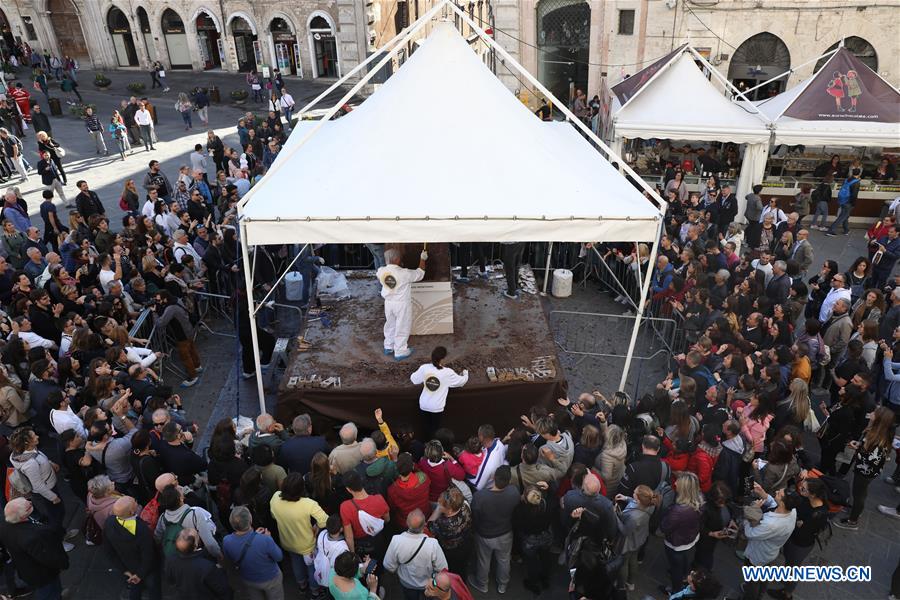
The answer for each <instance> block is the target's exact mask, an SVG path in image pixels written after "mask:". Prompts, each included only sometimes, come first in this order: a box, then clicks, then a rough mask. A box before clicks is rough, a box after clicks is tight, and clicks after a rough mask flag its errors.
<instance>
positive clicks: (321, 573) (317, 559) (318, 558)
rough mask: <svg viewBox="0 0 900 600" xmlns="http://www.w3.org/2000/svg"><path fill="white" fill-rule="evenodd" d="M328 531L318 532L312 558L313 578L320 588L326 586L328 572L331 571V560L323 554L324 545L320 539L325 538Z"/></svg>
mask: <svg viewBox="0 0 900 600" xmlns="http://www.w3.org/2000/svg"><path fill="white" fill-rule="evenodd" d="M327 535H328V531H327V530H324V529H323V530H322V531H320V532H319V538H318V539H317V540H316V552H315V555H314V556H313V578H314V579H315V580H316V583H317V584H318V585H319V586H320V587H326V586H327V585H328V572H329V570H330V569H331V560H330V559H329V558H328V554H327V553H326V552H325V544H323V543H322V537H323V536H327Z"/></svg>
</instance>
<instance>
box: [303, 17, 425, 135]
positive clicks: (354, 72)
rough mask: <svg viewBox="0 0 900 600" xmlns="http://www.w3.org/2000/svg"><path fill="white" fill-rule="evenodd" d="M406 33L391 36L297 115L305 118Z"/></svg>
mask: <svg viewBox="0 0 900 600" xmlns="http://www.w3.org/2000/svg"><path fill="white" fill-rule="evenodd" d="M413 24H414V23H413ZM407 29H409V26H407ZM404 35H406V29H403V30H401V31H400V32H399V33H398V34H397V35H395V36H394V37H393V38H391V39H390V40H388V42H387V43H386V44H384V45H383V46H382V47H381V48H379V51H378V52H375V53H373V54H372V55H370V56H369V57H368V58H366V60H364V61H363V62H361V63H359V64H358V65H356V66H355V67H353V69H352V70H351V71H350V72H349V73H347V74H346V75H344V76H343V77H341V78H340V79H338V80H337V81H335V82H334V83H332V84H331V85H330V86H329V87H328V89H327V90H325V91H324V92H322V93H321V94H319V95H318V96H316V98H315V99H314V100H313V101H312V102H310V103H309V104H307V105H306V106H304V107H303V108H301V109H300V110H299V111H297V113H296V114H297V116H298V117H300V118H301V119H302V118H303V115H304V113H306V111H308V110H309V109H311V108H312V107H313V106H315V105H316V104H318V103H319V102H321V101H322V99H323V98H325V97H326V96H328V94H330V93H331V92H333V91H334V90H336V89H337V88H339V87H340V86H342V85H343V84H344V83H345V82H346V81H347V80H348V79H350V78H351V77H353V76H354V75H356V74H357V73H358V72H359V71H361V70H362V68H363V67H365V66H367V65H368V64H369V63H370V62H372V61H373V60H375V58H376V57H377V56H378V55H379V54H380V53H381V52H382V51H384V50H385V49H386V48H390V47H391V46H393V45H394V44H395V43H397V41H398V40H399V39H400V38H402V37H403V36H404Z"/></svg>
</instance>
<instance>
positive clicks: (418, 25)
mask: <svg viewBox="0 0 900 600" xmlns="http://www.w3.org/2000/svg"><path fill="white" fill-rule="evenodd" d="M447 4H450V6H453V3H452V2H450V0H441V1H440V2H439V3H437V4H435V6H434V7H433V8H432V9H431V10H429V11H428V12H427V13H425V14H424V15H422V16H421V17H419V20H418V21H416V22H415V23H413V24H412V25H411V26H410V28H409V30H408V31H407V32H406V33H405V34H404V35H403V38H401V39H400V40H398V42H397V45H396V46H394V48H393V50H391V51H390V52H388V53H387V54H386V55H385V56H384V58H382V59H381V60H380V61H379V62H378V64H377V65H375V69H374V70H372V71H369V72H368V73H366V74H365V75H364V76H363V77H362V78H361V79H360V80H359V81H357V82H356V84H355V85H354V86H353V87H352V88H350V91H349V92H347V93H346V94H344V96H343V98H341V99H340V100H338V101H337V103H336V104H335V105H334V106H332V107H331V108H329V109H328V112H327V113H325V115H323V116H322V118H321V119H319V120H318V121H317V122H316V125H315V127H313V128H312V129H310V130H309V131H308V132H307V133H306V135H305V136H304V137H303V139H302V140H300V142H299V143H298V144H297V145H296V146H294V147H293V148H291V150H290V152H288V154H287V155H286V156H285V157H284V158H283V159H282V160H281V161H278V162H276V163H275V164H274V165H273V166H272V168H271V169H269V172H268V173H266V175H269V174H270V173H275V172H277V171H278V170H279V169H281V168H282V167H283V166H284V165H285V164H287V163H288V162H290V161H289V160H286V159H289V158H290V157H292V156H293V155H294V154H296V153H297V151H299V150H300V148H302V147H303V145H304V144H306V142H308V141H309V140H310V138H312V136H314V135H316V134H317V133H318V132H319V130H320V129H321V128H322V127H323V126H324V125H325V123H327V122H328V121H330V120H331V119H332V118H333V117H334V115H336V114H337V112H338V111H339V110H340V109H341V107H342V106H343V105H344V104H346V103H347V102H349V101H350V99H351V98H353V96H355V95H356V93H357V92H358V91H359V90H361V89H362V88H363V86H364V85H366V84H367V83H368V82H369V80H370V79H372V78H373V77H374V76H375V73H377V72H378V71H380V70H381V68H382V67H384V65H386V64H387V63H388V62H390V61H391V60H392V59H393V58H394V56H395V55H396V54H397V53H399V52H400V50H401V49H402V48H403V43H406V42H407V41H408V40H409V39H410V38H412V36H413V35H415V34H416V33H418V31H419V30H420V29H422V28H423V27H424V26H425V25H426V24H428V22H429V21H430V20H431V18H432V17H433V16H434V15H436V14H437V13H438V11H439V10H440V9H441V8H443V7H444V6H446V5H447ZM454 8H455V6H454ZM483 33H484V32H482V34H483ZM279 156H281V155H279ZM257 189H258V186H255V187H253V188H250V191H249V192H247V193H246V194H244V197H243V198H241V200H240V201H239V202H238V204H237V206H238V214H240V211H241V209H242V208H243V207H244V206H245V205H246V204H247V202H249V201H250V199H251V198H252V197H253V193H254V191H255V190H257ZM648 189H650V188H649V187H648Z"/></svg>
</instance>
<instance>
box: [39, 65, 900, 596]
mask: <svg viewBox="0 0 900 600" xmlns="http://www.w3.org/2000/svg"><path fill="white" fill-rule="evenodd" d="M108 75H109V77H110V79H112V81H113V84H112V86H111V87H110V88H109V89H107V90H105V91H100V90H96V89H94V88H93V86H92V85H90V82H91V81H92V79H93V75H92V74H91V73H90V72H83V73H81V75H80V77H79V80H80V81H82V82H83V85H82V86H81V90H80V91H81V92H82V94H83V96H84V97H85V99H86V100H87V101H89V102H91V103H93V104H95V105H96V106H97V108H98V114H99V116H100V117H101V119H106V120H108V116H109V114H110V113H111V111H112V109H113V108H114V107H115V106H117V105H118V103H119V101H120V100H121V99H123V98H126V97H127V96H129V95H131V93H130V92H128V90H127V89H126V85H127V84H128V83H131V82H135V81H140V82H144V83H145V84H149V81H148V80H149V77H148V76H147V75H146V74H144V73H143V72H137V71H113V72H108ZM169 83H170V86H171V88H172V90H171V92H169V93H168V94H162V93H160V92H159V90H156V91H155V92H152V93H151V92H149V90H148V91H147V92H145V93H146V94H147V95H148V96H149V97H150V99H151V100H152V101H153V102H154V104H155V105H156V107H157V111H158V114H159V117H160V123H159V125H158V126H157V133H158V136H159V138H160V142H159V143H158V144H157V145H156V148H157V151H156V152H150V153H145V152H143V151H137V152H135V153H134V154H133V155H130V156H128V157H127V159H126V160H125V161H124V162H122V161H120V160H118V159H116V158H112V157H102V156H97V155H96V154H95V150H94V146H93V142H92V141H91V140H90V138H88V136H87V134H86V133H85V130H84V127H83V125H82V124H81V122H80V121H79V120H77V119H76V118H74V117H73V116H71V115H70V114H68V111H65V114H64V116H62V117H52V118H51V123H52V127H53V134H54V137H56V138H57V139H58V140H59V141H60V142H61V143H62V144H63V146H65V147H66V149H67V151H68V154H67V157H66V159H65V163H64V164H65V166H66V170H67V172H68V174H69V182H70V185H68V186H67V187H66V193H67V195H70V198H74V196H75V194H76V193H77V190H76V188H75V186H74V183H75V181H77V180H78V179H86V180H87V181H89V182H90V184H91V187H92V189H94V190H95V191H97V193H98V194H99V195H100V198H101V200H102V201H103V203H104V205H105V206H106V209H107V214H108V215H109V216H110V217H111V219H112V220H113V221H114V222H116V223H118V222H120V220H121V216H122V211H121V210H120V209H119V207H118V198H119V195H120V194H121V191H122V184H123V182H124V180H125V179H126V178H128V177H131V178H135V179H138V178H141V177H143V174H144V172H145V171H146V167H147V162H148V161H149V160H150V159H151V158H154V159H156V160H159V161H160V162H161V163H162V164H163V169H164V170H165V172H166V173H167V174H169V175H170V177H171V176H173V174H174V173H175V172H176V170H177V168H178V166H180V165H181V164H184V163H187V162H188V154H189V152H190V150H191V149H192V147H193V145H194V144H195V143H203V142H204V140H205V137H206V136H205V129H202V128H200V127H199V126H197V127H195V128H194V129H193V130H192V131H185V130H184V128H183V125H182V124H181V120H180V118H179V116H178V115H177V114H176V113H175V110H174V108H173V104H174V101H175V97H176V95H177V92H178V91H184V90H187V89H189V88H191V87H193V86H195V85H198V84H202V85H210V84H215V85H217V86H218V87H219V89H220V91H221V94H222V96H223V99H226V102H227V98H228V93H229V92H230V91H231V90H233V89H237V88H240V87H243V85H244V84H243V79H242V78H240V77H237V76H234V75H231V74H224V73H202V74H188V73H175V72H172V73H170V76H169ZM288 88H289V89H290V90H291V92H292V94H293V95H294V96H295V98H296V99H297V102H298V104H300V103H302V102H303V100H302V99H304V98H312V97H313V96H314V95H315V94H316V93H318V92H319V91H321V90H322V89H324V87H323V86H322V85H321V84H316V83H312V82H308V81H297V80H294V81H288ZM54 91H56V94H55V95H56V96H57V97H59V96H60V94H59V92H58V90H54ZM34 97H35V99H37V100H38V101H39V102H40V103H41V105H42V109H43V110H45V111H47V103H46V99H45V98H43V96H42V95H40V94H39V93H38V94H36V95H35V96H34ZM326 106H327V105H323V107H326ZM63 107H64V110H65V105H63ZM250 108H253V107H247V106H244V107H236V106H232V105H230V104H228V103H223V104H218V105H213V106H212V107H211V109H210V127H211V128H213V129H215V130H216V132H217V133H218V134H219V135H220V137H222V139H223V140H224V141H225V142H226V144H228V143H230V144H235V143H236V137H237V136H236V133H235V127H234V125H235V124H236V121H237V118H238V117H239V116H240V115H241V114H242V113H243V112H244V111H245V110H249V109H250ZM47 112H48V114H49V111H47ZM197 125H199V124H197ZM33 134H34V132H33V131H29V132H28V137H27V138H26V140H25V141H24V144H25V147H26V153H27V157H28V160H29V161H31V163H32V165H33V164H36V162H37V155H36V148H35V142H34V136H33ZM21 189H22V190H23V191H24V194H25V198H26V200H27V201H28V203H29V206H30V208H31V209H32V213H33V214H34V213H36V212H37V208H38V205H39V204H40V190H41V186H40V183H39V179H38V178H37V176H36V175H33V174H32V176H31V177H30V179H29V181H28V182H26V183H25V184H23V185H22V186H21ZM286 200H288V201H290V200H291V197H290V195H289V194H288V195H286ZM60 211H61V215H62V216H65V214H66V211H65V210H64V209H63V208H62V206H61V207H60ZM37 220H38V221H39V220H40V219H39V218H38V219H37ZM812 240H813V244H814V246H815V248H816V259H815V260H816V261H819V262H821V261H822V260H824V259H825V258H833V259H835V260H837V261H838V263H839V264H840V265H842V266H846V265H848V264H849V263H850V262H851V261H852V260H853V259H854V258H855V257H856V256H858V255H860V254H862V253H864V251H865V246H864V243H863V242H862V234H861V231H859V230H854V231H853V235H851V237H850V238H843V237H837V238H826V237H824V236H822V234H820V233H818V232H813V234H812ZM596 287H597V286H596V285H595V284H591V283H589V284H588V285H587V286H585V287H584V288H582V287H580V286H577V285H576V289H575V293H574V294H573V296H572V297H571V298H568V299H562V300H560V299H548V300H547V301H546V305H545V306H546V309H547V311H548V312H549V311H573V312H582V313H606V314H614V315H616V314H620V313H621V312H622V310H623V308H622V307H621V306H620V305H618V304H615V303H613V302H611V301H610V300H609V298H608V296H606V295H605V294H601V293H600V292H599V291H598V290H597V289H596ZM588 321H590V319H588ZM608 324H609V320H607V321H603V320H600V319H593V321H592V322H589V323H588V324H587V325H586V327H587V329H586V333H587V334H588V335H589V336H590V335H596V336H598V338H599V336H602V335H607V334H608V332H607V331H606V328H607V327H608ZM211 326H212V328H213V329H214V330H216V331H218V332H220V333H229V332H230V327H229V324H228V323H227V322H225V321H216V322H211ZM610 343H614V344H615V347H616V348H617V352H618V351H619V349H620V348H624V347H625V345H626V344H627V338H623V339H616V340H613V341H611V342H610ZM199 344H200V350H201V352H200V353H201V356H202V357H203V360H204V362H205V364H206V366H207V370H206V372H205V373H204V374H203V376H202V378H201V381H200V384H199V385H197V386H196V387H195V388H192V389H190V390H187V391H186V392H185V393H184V394H183V396H184V398H185V405H186V407H187V410H188V413H189V415H190V417H191V418H192V419H193V420H195V421H196V422H197V423H198V424H199V425H200V426H201V427H203V428H204V429H205V428H206V425H207V423H215V422H216V421H217V420H218V419H220V418H224V417H231V416H234V415H235V414H236V413H240V414H245V415H254V414H256V411H257V410H258V404H257V399H256V391H255V385H254V384H253V382H245V381H240V380H239V377H238V375H239V373H238V370H237V369H238V368H239V367H237V366H236V353H237V344H236V341H235V340H234V338H231V337H223V336H220V335H212V334H210V333H208V332H203V333H201V335H200V337H199ZM561 360H562V361H563V363H564V365H565V368H566V370H567V375H568V378H569V381H570V389H571V390H572V392H573V393H574V392H578V391H583V390H590V389H594V388H599V389H601V390H603V391H604V392H611V391H613V390H614V389H615V388H616V387H617V385H618V381H619V377H620V375H621V372H622V368H623V364H622V363H623V361H621V359H614V358H602V359H598V358H591V357H586V358H584V357H577V358H573V357H569V356H562V357H561ZM662 369H664V360H663V359H662V357H656V358H654V359H652V360H648V361H646V364H644V365H641V364H640V361H636V362H635V364H634V365H633V366H632V369H631V372H630V377H629V380H628V383H627V386H626V389H627V390H628V391H629V392H630V393H631V392H633V391H634V389H635V383H636V382H639V383H640V386H639V388H638V389H643V386H644V385H645V384H646V383H647V382H651V383H652V382H655V381H656V380H657V379H658V377H659V374H660V373H662ZM167 377H168V378H171V381H170V383H177V380H176V379H175V378H174V376H173V375H171V374H169V375H167ZM272 401H273V398H272V397H271V394H269V397H268V402H269V404H270V406H271V403H272ZM201 446H202V444H201ZM893 468H894V465H893V464H888V466H887V468H886V469H885V471H886V472H888V473H890V472H893ZM898 501H900V494H898V493H897V492H895V491H894V490H893V489H892V486H890V485H888V484H886V483H884V482H881V481H878V482H875V483H873V484H872V486H871V488H870V492H869V498H868V500H867V508H866V511H865V512H864V513H863V516H862V517H861V520H860V530H859V531H858V532H847V531H843V530H839V529H835V530H834V535H833V537H832V538H831V541H830V542H829V543H828V544H827V546H826V547H825V548H824V550H820V549H816V550H815V551H814V552H813V554H812V555H811V556H810V559H809V564H823V565H824V564H835V565H841V566H847V565H854V564H862V565H871V566H872V576H873V581H872V583H871V584H849V583H845V584H828V585H826V584H818V585H813V584H801V585H800V586H799V587H798V589H797V593H796V597H797V598H799V599H804V600H806V599H810V600H812V599H820V598H821V599H875V598H886V597H887V595H888V593H889V585H890V577H891V573H892V572H893V570H894V568H895V567H896V566H897V561H898V557H900V536H898V533H900V523H898V521H895V520H891V519H889V518H888V517H886V516H884V515H882V514H880V513H878V512H877V511H876V507H877V505H878V504H889V505H892V506H893V505H896V504H897V502H898ZM67 504H68V505H70V506H73V505H75V504H76V502H75V500H74V499H73V498H69V499H67ZM74 513H75V514H70V515H69V519H70V521H71V525H70V526H73V527H75V526H78V525H79V524H80V523H81V522H82V520H83V511H82V510H78V511H74ZM76 541H77V548H76V549H75V550H74V551H73V552H72V553H71V554H70V559H71V567H70V568H69V569H68V570H67V571H66V572H65V573H64V576H63V582H64V584H65V585H66V586H67V587H69V588H70V589H71V590H72V596H71V597H72V598H75V599H78V600H106V599H115V598H119V597H120V595H121V594H122V593H123V592H124V580H123V578H122V577H120V575H119V574H118V573H115V572H111V571H110V562H109V559H108V558H107V557H106V556H105V555H104V553H103V550H102V549H101V548H97V547H88V546H85V544H84V542H83V540H82V539H80V538H79V539H78V540H76ZM716 565H717V567H716V571H717V573H718V574H719V575H720V577H721V578H722V580H723V583H724V584H725V585H726V589H727V590H730V591H731V592H732V593H734V592H736V590H737V586H738V584H739V581H738V577H739V563H738V559H737V558H736V557H735V555H734V552H733V550H732V549H731V548H730V547H728V546H725V545H723V546H721V548H720V550H719V552H718V554H717V556H716ZM641 573H642V577H641V578H640V579H639V580H638V582H637V590H636V591H635V592H632V593H630V594H629V597H631V598H644V597H645V596H651V597H654V598H662V594H661V593H660V592H659V591H658V590H657V586H658V585H659V584H660V583H663V582H664V581H665V580H666V579H667V576H666V562H665V557H664V554H663V552H662V543H661V541H659V540H657V541H656V542H654V543H652V544H651V550H650V551H649V552H648V554H647V557H646V560H645V562H644V564H643V565H642V567H641ZM522 575H523V569H522V565H521V564H519V563H514V565H513V579H512V582H511V583H510V587H509V591H508V592H507V594H506V596H505V597H506V598H516V599H519V598H529V597H533V596H532V595H531V594H530V592H527V591H526V590H525V589H524V587H523V586H522V583H521V580H522ZM288 579H289V577H288ZM393 587H394V589H396V585H395V586H393ZM495 589H496V588H495V587H494V586H493V585H492V587H491V593H490V594H488V595H482V594H479V593H477V592H476V593H475V596H476V598H499V597H500V596H499V595H498V594H497V593H496V591H495ZM564 589H565V574H564V571H563V569H562V568H558V569H556V570H555V579H554V587H553V590H551V591H548V592H545V593H544V594H543V595H542V596H541V598H542V599H551V598H553V599H558V598H563V597H564V596H565V592H564V591H563V590H564ZM168 597H169V598H175V596H174V595H173V594H170V595H169V596H168ZM287 597H296V590H294V589H293V588H292V584H288V596H287ZM389 597H391V598H399V593H394V594H390V595H389Z"/></svg>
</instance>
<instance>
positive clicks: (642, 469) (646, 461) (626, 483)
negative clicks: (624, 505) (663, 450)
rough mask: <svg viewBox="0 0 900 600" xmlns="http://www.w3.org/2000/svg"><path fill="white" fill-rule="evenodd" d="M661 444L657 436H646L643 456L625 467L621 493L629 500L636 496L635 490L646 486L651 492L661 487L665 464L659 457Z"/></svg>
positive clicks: (620, 486) (643, 441) (642, 445)
mask: <svg viewBox="0 0 900 600" xmlns="http://www.w3.org/2000/svg"><path fill="white" fill-rule="evenodd" d="M659 447H660V442H659V438H658V437H656V436H655V435H645V436H644V437H643V439H642V440H641V456H640V458H638V459H637V460H635V461H633V462H631V463H629V464H628V466H626V467H625V473H624V474H623V475H622V480H621V481H620V482H619V492H618V493H620V494H622V495H623V496H628V497H629V498H630V497H631V496H632V494H634V488H636V487H637V486H639V485H646V486H647V487H649V488H650V489H651V490H655V489H656V488H657V487H659V484H660V482H661V481H662V478H663V475H664V473H665V472H666V471H667V470H666V469H664V467H663V462H662V460H660V458H659V456H657V455H658V454H659Z"/></svg>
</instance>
